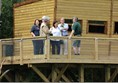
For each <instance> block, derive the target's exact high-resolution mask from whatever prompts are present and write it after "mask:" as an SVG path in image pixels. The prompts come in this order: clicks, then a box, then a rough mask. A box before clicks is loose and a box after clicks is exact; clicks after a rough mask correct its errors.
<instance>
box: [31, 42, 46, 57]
mask: <svg viewBox="0 0 118 83" xmlns="http://www.w3.org/2000/svg"><path fill="white" fill-rule="evenodd" d="M32 42H33V47H34V55H38V54H43V48H44V43H43V40H32Z"/></svg>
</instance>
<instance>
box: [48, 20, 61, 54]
mask: <svg viewBox="0 0 118 83" xmlns="http://www.w3.org/2000/svg"><path fill="white" fill-rule="evenodd" d="M49 31H50V33H51V34H52V35H53V36H61V31H60V29H59V27H58V22H57V21H54V22H53V27H52V28H50V30H49ZM51 44H52V54H58V55H59V54H60V40H59V39H55V40H51Z"/></svg>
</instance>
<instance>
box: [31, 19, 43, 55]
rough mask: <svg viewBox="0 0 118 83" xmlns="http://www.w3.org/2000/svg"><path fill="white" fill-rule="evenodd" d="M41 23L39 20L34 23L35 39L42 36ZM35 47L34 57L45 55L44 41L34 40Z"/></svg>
mask: <svg viewBox="0 0 118 83" xmlns="http://www.w3.org/2000/svg"><path fill="white" fill-rule="evenodd" d="M40 25H41V22H39V20H38V19H36V20H35V21H34V25H33V26H32V28H31V35H32V36H33V37H36V36H39V35H40V31H39V30H40V29H39V27H40ZM32 42H33V47H34V55H38V54H43V46H42V45H43V41H42V40H33V41H32Z"/></svg>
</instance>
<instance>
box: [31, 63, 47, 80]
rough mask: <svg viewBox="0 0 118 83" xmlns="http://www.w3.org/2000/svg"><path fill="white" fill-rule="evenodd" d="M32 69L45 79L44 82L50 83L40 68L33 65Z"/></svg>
mask: <svg viewBox="0 0 118 83" xmlns="http://www.w3.org/2000/svg"><path fill="white" fill-rule="evenodd" d="M32 69H33V70H34V71H35V72H36V73H37V74H38V76H40V77H41V78H42V79H43V81H45V82H49V80H48V79H47V78H46V77H45V75H44V74H43V73H42V72H41V71H40V70H39V69H38V68H36V67H35V66H33V65H32Z"/></svg>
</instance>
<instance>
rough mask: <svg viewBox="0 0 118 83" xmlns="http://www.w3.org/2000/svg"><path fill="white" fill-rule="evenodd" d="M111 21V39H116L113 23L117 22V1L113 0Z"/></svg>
mask: <svg viewBox="0 0 118 83" xmlns="http://www.w3.org/2000/svg"><path fill="white" fill-rule="evenodd" d="M112 19H113V21H112V25H113V26H112V34H113V35H112V37H116V38H118V34H114V27H115V24H114V23H115V22H118V0H113V18H112Z"/></svg>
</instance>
